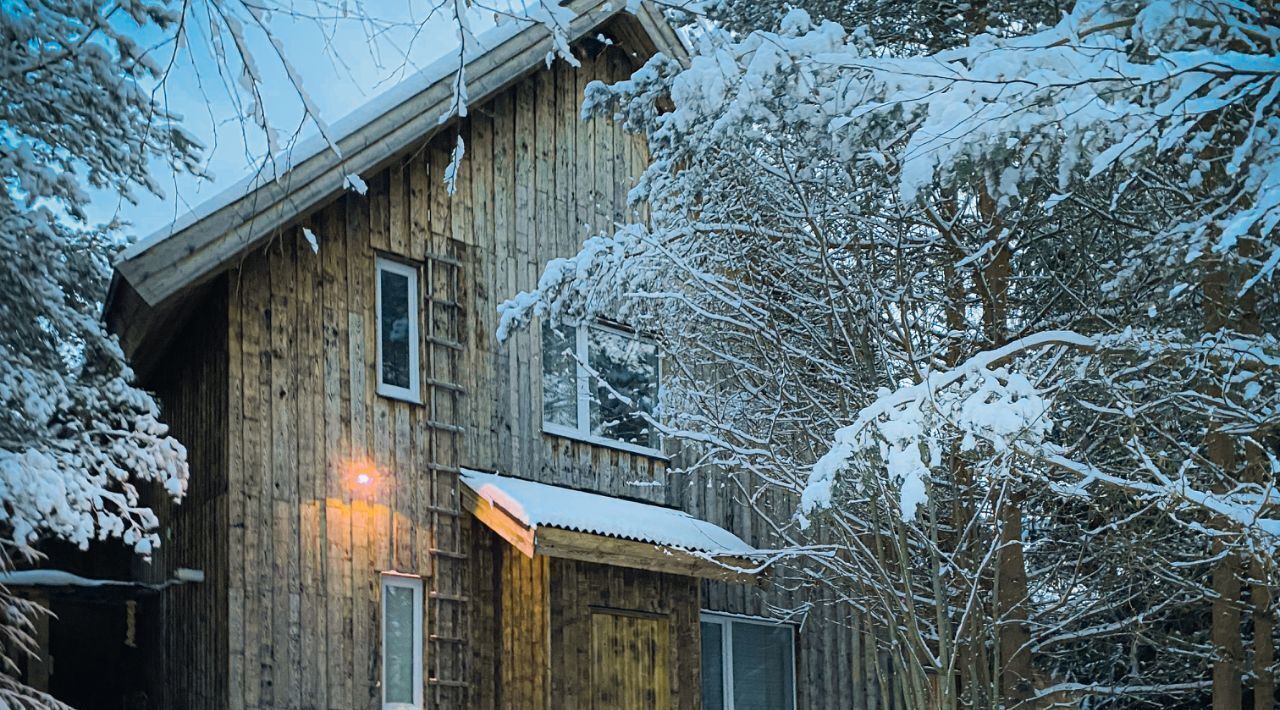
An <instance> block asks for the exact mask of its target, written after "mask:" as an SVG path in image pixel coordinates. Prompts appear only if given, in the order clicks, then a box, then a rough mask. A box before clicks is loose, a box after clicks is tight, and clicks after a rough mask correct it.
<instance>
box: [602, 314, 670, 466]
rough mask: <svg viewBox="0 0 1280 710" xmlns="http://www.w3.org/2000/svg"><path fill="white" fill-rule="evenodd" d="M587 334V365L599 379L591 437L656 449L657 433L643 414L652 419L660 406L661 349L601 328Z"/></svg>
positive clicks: (636, 338)
mask: <svg viewBox="0 0 1280 710" xmlns="http://www.w3.org/2000/svg"><path fill="white" fill-rule="evenodd" d="M587 334H588V343H587V351H588V352H587V364H588V365H590V367H591V369H592V370H594V371H595V372H596V374H597V375H598V376H599V379H598V380H595V381H594V382H592V385H593V387H592V397H591V434H592V435H594V436H599V437H603V438H606V439H613V440H616V441H625V442H627V443H630V444H638V445H640V446H649V447H656V446H657V444H658V441H657V437H656V436H655V435H654V434H655V432H653V431H652V430H651V427H650V426H649V423H648V422H647V421H645V419H644V417H642V416H641V415H640V413H641V412H644V413H646V414H650V415H652V414H653V410H654V405H655V404H656V403H657V399H658V348H657V346H656V345H655V344H654V343H653V342H651V341H646V340H642V339H640V338H638V337H636V336H633V335H624V334H622V333H615V332H612V331H607V330H601V329H599V328H588V329H587ZM600 380H603V382H601V381H600ZM615 393H616V395H615ZM617 395H621V397H619V396H617ZM623 398H625V399H623ZM626 400H630V402H627V401H626Z"/></svg>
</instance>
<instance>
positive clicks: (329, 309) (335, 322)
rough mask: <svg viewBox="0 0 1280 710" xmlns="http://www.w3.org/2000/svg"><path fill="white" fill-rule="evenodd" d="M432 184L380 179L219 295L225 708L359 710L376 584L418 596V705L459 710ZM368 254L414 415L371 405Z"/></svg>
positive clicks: (452, 343) (423, 179)
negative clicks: (395, 282)
mask: <svg viewBox="0 0 1280 710" xmlns="http://www.w3.org/2000/svg"><path fill="white" fill-rule="evenodd" d="M442 172H443V162H434V161H432V160H431V156H430V155H429V154H428V153H426V152H423V153H421V154H419V155H416V156H413V158H412V159H410V160H408V161H406V162H403V163H398V164H396V165H395V166H393V167H392V168H390V169H388V170H387V171H384V172H383V173H381V174H380V175H378V176H376V177H374V178H373V179H371V180H370V181H369V186H370V189H369V193H368V195H367V196H363V197H362V196H357V195H349V196H345V197H343V198H342V199H340V200H338V201H337V202H336V203H334V204H332V205H330V206H329V207H327V208H325V209H324V210H323V211H321V212H320V213H318V214H316V215H313V216H312V217H311V218H310V219H309V220H308V225H307V226H308V228H310V229H311V230H313V232H314V233H315V234H316V235H318V237H319V241H320V245H321V246H320V250H319V252H318V253H317V252H313V251H312V250H311V248H310V247H309V246H308V245H307V243H306V241H305V240H303V239H302V238H300V236H299V234H298V232H299V231H300V230H291V231H290V232H289V233H288V234H286V235H284V236H283V237H281V238H280V239H277V240H276V241H274V242H273V243H272V244H271V245H270V246H269V247H268V248H267V249H266V250H265V252H262V253H259V254H255V255H253V256H252V257H250V258H248V259H246V260H245V261H244V262H243V264H242V266H241V268H240V269H238V270H237V271H235V272H232V274H231V278H230V279H229V280H228V283H227V299H228V302H229V313H230V330H231V338H230V343H231V346H230V367H229V371H230V391H231V393H232V394H233V396H232V399H231V403H230V417H229V422H230V440H231V446H230V451H231V457H230V461H229V464H230V465H229V481H230V489H229V499H230V527H229V530H230V536H229V537H230V549H231V559H232V560H234V564H233V565H232V569H231V574H230V585H229V607H228V626H229V628H230V644H229V645H230V648H229V652H230V667H231V681H232V682H231V689H232V691H231V697H230V701H229V703H228V705H229V707H232V708H266V707H272V708H370V707H376V706H378V704H379V703H380V697H381V696H380V693H381V690H380V687H379V680H380V674H381V659H380V658H379V646H380V639H379V638H378V633H379V631H378V629H379V618H380V617H379V608H378V605H379V603H380V585H379V577H378V575H379V573H380V572H382V571H388V570H395V571H400V572H405V573H410V574H417V575H421V576H423V577H424V578H425V579H426V581H427V599H428V604H427V607H428V608H427V612H426V614H425V615H424V623H425V625H426V628H425V629H424V633H425V634H426V638H427V639H428V642H427V643H426V644H425V653H426V656H427V667H426V672H425V673H424V675H425V677H426V681H427V697H428V698H429V700H430V702H431V703H432V705H433V706H435V707H465V706H466V694H467V685H468V683H467V664H466V656H467V653H466V648H465V644H466V640H467V638H468V634H467V628H466V624H467V613H466V601H467V598H466V589H465V586H464V584H463V582H462V579H463V572H464V570H465V564H466V553H465V543H466V535H467V526H468V525H469V523H468V522H467V521H465V520H463V519H462V517H461V514H460V512H459V507H458V506H459V499H458V485H459V484H458V480H457V468H458V454H459V452H460V450H461V444H460V441H459V439H460V437H461V428H460V426H459V423H460V417H459V411H460V409H461V402H462V401H463V400H464V396H463V395H464V389H463V387H462V386H461V385H460V384H459V383H460V382H461V381H462V379H463V375H462V367H463V363H462V361H461V352H462V346H461V338H462V319H461V318H460V312H459V311H460V309H459V305H458V304H459V303H460V302H461V300H462V298H463V295H462V288H463V279H462V274H461V269H460V268H459V267H460V265H461V264H462V263H463V260H464V259H465V254H466V245H465V244H461V243H459V242H458V241H457V240H455V239H454V238H453V235H452V234H451V233H450V231H449V229H448V227H449V216H448V214H443V215H442V214H438V213H437V212H438V209H439V208H438V207H437V208H436V209H433V203H432V199H433V197H434V194H433V193H434V192H435V188H436V186H437V185H438V184H439V181H440V180H441V179H442ZM446 204H447V203H446ZM446 211H447V208H446ZM376 254H386V255H389V256H391V257H393V258H400V259H403V260H405V261H406V263H411V264H414V265H416V266H417V268H418V269H419V288H420V291H421V293H420V294H419V297H420V299H421V300H420V301H419V302H420V303H421V304H422V308H421V315H422V318H421V322H420V325H421V327H420V333H419V335H420V341H419V348H420V352H421V354H422V357H421V366H422V376H423V387H422V398H423V403H422V404H411V403H408V402H402V401H398V400H393V399H388V398H385V397H380V396H377V395H376V394H375V387H376V384H377V373H376V372H375V370H374V366H375V365H374V360H375V358H374V354H375V352H376V342H375V337H376V323H375V313H374V303H375V302H374V258H375V255H376ZM357 471H359V472H372V473H373V474H374V482H373V484H372V485H371V486H367V487H361V486H358V485H355V484H354V483H353V479H354V474H355V473H356V472H357ZM366 489H367V490H366Z"/></svg>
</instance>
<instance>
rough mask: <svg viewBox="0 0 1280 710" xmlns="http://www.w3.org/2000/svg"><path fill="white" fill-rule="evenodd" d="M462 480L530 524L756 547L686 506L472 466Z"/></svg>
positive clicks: (713, 549) (720, 549)
mask: <svg viewBox="0 0 1280 710" xmlns="http://www.w3.org/2000/svg"><path fill="white" fill-rule="evenodd" d="M462 481H463V482H464V483H466V484H467V486H468V487H470V488H471V489H472V490H474V491H475V492H476V494H477V495H479V496H480V497H481V498H484V499H485V500H487V501H489V502H490V503H492V504H493V505H494V506H497V507H499V508H502V509H503V510H505V511H506V512H507V513H509V514H510V515H511V516H513V517H515V518H516V519H517V520H519V521H520V522H522V523H524V524H525V525H528V526H529V527H535V528H536V527H538V526H546V527H552V528H561V529H564V530H574V531H577V532H583V533H591V534H593V535H605V536H608V537H617V538H624V539H627V540H636V541H639V542H649V543H653V544H655V545H666V546H670V547H678V548H683V549H686V550H697V551H700V552H710V553H713V554H729V555H749V554H752V553H754V552H756V550H755V549H754V548H752V547H751V546H750V545H748V544H747V543H745V542H743V541H742V539H741V538H739V537H738V536H737V535H734V534H733V533H731V532H729V531H728V530H725V529H724V528H722V527H720V526H718V525H714V524H712V523H709V522H707V521H705V520H699V519H698V518H695V517H693V516H692V515H689V514H688V513H686V512H684V511H683V510H674V509H672V508H663V507H661V506H657V505H652V504H649V503H638V502H636V501H630V500H624V499H622V498H613V497H611V496H606V495H601V494H599V493H587V492H585V491H576V490H573V489H572V488H564V487H562V486H553V485H550V484H547V483H535V482H534V481H526V480H524V479H521V478H511V477H509V476H500V475H498V474H494V473H481V472H480V471H470V470H467V469H463V471H462Z"/></svg>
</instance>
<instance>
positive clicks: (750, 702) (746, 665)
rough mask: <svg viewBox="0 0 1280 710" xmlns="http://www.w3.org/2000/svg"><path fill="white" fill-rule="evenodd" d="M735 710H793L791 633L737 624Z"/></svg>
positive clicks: (781, 627)
mask: <svg viewBox="0 0 1280 710" xmlns="http://www.w3.org/2000/svg"><path fill="white" fill-rule="evenodd" d="M732 656H733V707H734V710H792V705H791V701H792V699H793V690H792V684H793V683H794V682H795V678H793V677H792V676H793V671H794V667H793V665H792V661H791V629H789V628H787V627H785V626H772V625H764V624H744V623H740V622H733V649H732Z"/></svg>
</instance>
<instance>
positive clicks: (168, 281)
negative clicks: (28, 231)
mask: <svg viewBox="0 0 1280 710" xmlns="http://www.w3.org/2000/svg"><path fill="white" fill-rule="evenodd" d="M626 4H627V3H623V2H619V1H618V0H613V1H612V2H610V0H571V1H570V2H568V3H567V7H568V8H569V9H570V10H572V11H573V12H574V13H575V17H574V19H573V20H572V22H571V23H570V26H569V32H568V36H569V41H570V42H571V43H572V42H574V41H577V40H579V39H581V38H583V37H585V36H587V35H588V34H589V33H591V32H593V31H595V30H597V29H599V28H601V26H602V25H604V24H606V23H610V24H611V25H614V26H616V29H617V30H618V31H619V32H620V33H623V34H624V35H625V36H624V37H623V38H622V39H623V43H624V44H630V45H633V46H636V48H639V49H643V50H644V51H647V52H650V53H656V52H663V53H665V54H667V55H668V56H674V57H681V58H682V57H684V56H685V50H684V47H683V45H682V44H681V43H680V39H679V37H678V36H677V35H676V33H675V31H674V30H673V29H672V28H671V26H670V25H669V24H667V22H666V21H665V20H664V19H663V18H662V16H661V14H660V13H659V12H658V11H656V10H654V9H653V8H652V7H650V3H643V4H642V5H641V6H640V8H639V9H638V10H637V11H636V13H635V14H630V13H626V12H625V11H624V8H625V5H626ZM477 44H478V45H479V47H478V48H477V50H476V51H475V52H468V53H467V55H466V56H465V57H464V60H465V64H464V71H465V75H466V77H467V91H468V94H469V95H470V97H471V98H470V99H469V101H468V103H470V104H472V105H479V104H481V103H483V102H484V101H486V100H487V99H489V98H490V97H492V96H494V95H495V94H497V93H498V92H499V91H501V90H503V89H505V88H507V87H508V86H510V85H511V84H513V83H514V82H516V81H517V80H519V79H521V78H522V77H524V76H525V75H526V74H528V73H530V72H532V71H534V70H536V69H538V68H539V67H540V66H544V65H545V62H546V59H547V57H548V55H549V53H550V52H551V51H552V50H553V45H552V38H551V34H550V32H549V31H548V30H547V29H546V27H545V26H543V25H542V24H540V23H532V24H527V25H519V24H518V23H509V24H506V25H500V26H498V27H495V28H493V29H492V30H489V31H488V32H485V33H482V34H481V35H480V36H479V37H478V38H477ZM456 68H457V60H456V57H446V58H444V59H442V60H440V61H438V62H436V63H434V64H432V65H431V66H429V67H427V68H426V69H424V70H422V71H421V72H418V73H417V74H415V75H414V76H413V77H411V78H409V79H406V80H405V81H404V82H401V83H400V84H399V85H397V86H396V87H394V88H393V89H391V90H389V91H388V92H386V93H385V94H383V95H380V96H379V97H377V98H376V99H374V100H373V101H372V102H370V103H369V104H368V105H366V106H365V107H363V108H361V109H359V110H358V111H356V112H355V113H353V114H351V115H349V116H347V117H345V118H343V119H342V120H340V121H338V122H336V123H334V124H333V125H332V127H331V129H330V134H331V135H333V136H335V137H336V139H335V143H337V145H338V147H339V149H340V150H341V152H342V156H341V157H339V156H338V155H337V154H336V153H335V152H334V151H332V150H330V149H328V144H327V143H325V142H324V141H323V140H322V139H321V138H320V137H319V136H316V137H314V138H313V139H311V140H308V141H303V142H302V143H301V144H300V145H298V146H297V147H295V149H294V150H293V151H292V155H291V156H290V158H289V159H288V162H289V163H290V166H289V167H288V168H287V169H286V170H285V171H284V172H283V173H281V174H280V175H278V176H275V177H270V178H268V177H262V176H250V177H249V178H247V179H245V180H242V181H241V182H239V183H237V184H235V185H232V186H231V187H230V188H228V189H226V190H224V191H223V192H221V193H219V194H218V195H216V196H215V197H213V198H212V199H210V200H209V201H207V202H205V203H202V204H201V205H199V206H197V207H196V208H195V209H193V210H192V211H191V212H190V213H188V214H187V215H186V216H184V217H183V218H181V219H179V220H178V221H176V222H174V223H173V224H171V225H168V226H166V227H165V228H163V229H161V230H159V231H157V232H156V233H154V234H152V235H150V236H148V237H146V238H145V239H142V240H140V241H138V242H137V243H135V244H133V245H132V246H130V247H129V248H127V249H126V250H125V251H124V252H123V253H122V254H121V255H120V258H119V259H118V260H117V262H116V264H115V273H114V274H113V278H112V283H111V290H110V292H109V293H108V295H107V302H106V306H105V312H106V315H107V320H108V323H109V325H110V326H111V327H112V329H113V330H114V331H115V332H116V333H117V334H119V335H120V340H121V343H122V345H123V346H124V348H125V352H126V354H128V355H130V356H134V355H136V354H137V351H138V350H139V349H140V348H141V347H142V346H143V344H144V341H150V339H151V338H150V335H151V334H150V332H149V331H150V330H151V329H152V327H153V322H154V321H156V320H164V319H165V318H164V316H165V315H166V314H167V315H170V316H171V315H172V314H173V313H174V312H175V311H176V310H179V309H178V307H177V302H179V301H181V300H182V298H183V296H184V295H185V294H188V293H189V292H190V291H191V290H192V289H195V288H196V287H198V286H200V285H201V284H204V283H207V282H208V281H209V280H211V279H212V278H213V277H215V276H217V275H218V274H220V273H222V272H223V271H225V270H227V269H228V268H230V267H231V266H232V265H234V264H235V263H236V260H237V259H238V258H240V256H241V255H243V254H244V253H246V252H247V251H249V250H251V249H253V248H254V247H257V246H259V245H261V244H262V243H264V242H265V241H266V240H268V239H270V238H271V236H272V235H274V234H276V233H277V232H278V230H280V229H281V228H284V227H286V226H288V225H289V224H291V223H293V222H295V221H296V220H298V219H299V218H301V217H305V216H306V215H308V214H310V213H312V212H314V211H315V210H317V209H319V208H321V207H323V206H324V205H326V204H327V203H328V202H330V201H331V200H333V199H335V198H336V197H338V196H339V195H341V194H342V192H343V191H344V189H346V185H347V181H348V176H349V175H369V174H372V173H374V172H376V171H378V170H380V169H382V168H384V167H386V166H387V165H389V164H390V163H391V162H392V161H393V160H394V159H396V158H397V157H399V156H401V155H403V154H404V153H405V152H407V151H408V150H410V149H411V148H412V147H413V146H415V145H418V144H420V143H421V142H422V141H424V140H427V139H429V138H431V137H432V136H433V135H435V134H436V133H438V132H439V131H441V130H443V129H444V128H445V127H447V126H450V125H452V123H453V121H456V120H458V119H457V118H456V117H451V116H450V109H451V104H452V101H453V88H452V79H453V72H454V70H456ZM442 118H445V119H449V118H451V120H442ZM168 330H172V329H168ZM147 345H149V346H151V347H154V346H156V345H157V344H156V343H152V342H147Z"/></svg>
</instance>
